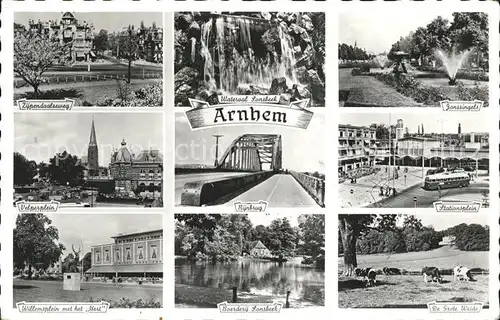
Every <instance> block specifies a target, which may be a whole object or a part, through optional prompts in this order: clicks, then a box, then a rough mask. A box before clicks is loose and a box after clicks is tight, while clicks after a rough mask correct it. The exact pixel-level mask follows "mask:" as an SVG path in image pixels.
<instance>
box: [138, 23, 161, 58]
mask: <svg viewBox="0 0 500 320" xmlns="http://www.w3.org/2000/svg"><path fill="white" fill-rule="evenodd" d="M138 36H139V57H140V58H141V59H143V60H146V61H148V62H154V63H163V29H161V28H158V27H157V26H156V24H154V23H153V25H152V26H151V27H149V28H147V27H145V26H144V25H141V26H140V28H139V31H138Z"/></svg>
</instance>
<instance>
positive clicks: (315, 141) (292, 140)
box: [175, 113, 326, 172]
mask: <svg viewBox="0 0 500 320" xmlns="http://www.w3.org/2000/svg"><path fill="white" fill-rule="evenodd" d="M250 133H254V134H259V133H261V134H281V143H282V147H283V157H282V158H283V159H282V160H283V163H282V164H283V168H284V169H289V170H295V171H318V172H325V169H324V161H325V154H324V148H325V137H326V128H325V125H324V116H323V115H322V114H319V113H315V114H314V116H313V117H312V119H311V122H310V123H309V126H308V128H307V129H297V128H288V127H284V126H273V125H231V126H223V127H214V128H207V129H202V130H194V131H192V130H191V127H190V126H189V123H188V121H187V118H186V116H185V114H184V113H182V114H181V113H177V114H176V116H175V145H176V150H175V163H176V165H179V164H206V165H213V164H214V159H215V138H214V137H212V135H214V134H222V135H224V136H223V137H222V138H220V139H219V159H220V156H221V155H222V154H223V153H224V151H226V149H227V148H228V146H229V145H230V144H231V143H232V142H233V141H234V139H236V138H237V137H239V136H240V135H243V134H250Z"/></svg>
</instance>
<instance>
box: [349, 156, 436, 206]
mask: <svg viewBox="0 0 500 320" xmlns="http://www.w3.org/2000/svg"><path fill="white" fill-rule="evenodd" d="M379 168H381V170H380V171H379V172H377V173H376V174H372V175H369V176H364V177H361V178H358V179H357V181H356V183H351V180H350V179H347V180H346V181H344V182H343V183H340V184H339V194H340V199H341V206H342V208H352V207H365V206H368V205H370V204H373V203H375V202H378V201H380V200H383V199H385V198H386V197H385V196H381V195H380V187H383V188H384V190H385V189H386V188H387V187H389V188H393V187H394V188H396V192H397V193H401V192H403V191H404V190H406V189H409V188H411V187H413V186H415V185H418V184H421V183H423V178H422V167H418V168H417V167H404V166H400V167H399V171H398V175H399V176H398V179H393V174H392V172H391V169H392V168H391V167H390V166H379ZM397 168H398V167H397V166H396V167H394V170H397ZM405 168H408V172H406V173H405ZM428 169H430V168H426V167H424V170H423V172H424V175H425V172H427V170H428ZM386 170H387V171H386Z"/></svg>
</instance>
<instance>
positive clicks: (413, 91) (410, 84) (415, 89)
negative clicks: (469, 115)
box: [370, 73, 488, 105]
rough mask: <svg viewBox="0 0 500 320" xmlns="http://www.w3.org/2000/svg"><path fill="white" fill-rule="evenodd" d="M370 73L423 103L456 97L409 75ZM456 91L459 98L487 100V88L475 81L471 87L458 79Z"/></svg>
mask: <svg viewBox="0 0 500 320" xmlns="http://www.w3.org/2000/svg"><path fill="white" fill-rule="evenodd" d="M370 75H371V76H374V77H375V78H376V79H377V80H379V81H381V82H383V83H385V84H387V85H389V86H391V87H393V88H395V89H396V91H398V92H399V93H401V94H403V95H405V96H407V97H411V98H412V99H414V100H415V101H416V102H418V103H423V104H425V105H437V103H439V101H443V100H456V98H454V97H452V96H451V95H450V93H449V91H448V90H445V88H443V87H432V86H425V85H423V84H422V83H421V82H420V81H418V80H417V79H416V78H415V77H413V76H411V75H406V74H399V75H398V76H396V75H395V74H393V73H388V74H379V73H371V74H370ZM456 91H457V98H458V99H460V100H465V101H472V100H482V101H488V88H487V87H486V88H483V87H481V86H479V83H475V85H474V87H472V88H466V87H465V86H464V85H463V84H462V83H461V82H460V81H457V86H456Z"/></svg>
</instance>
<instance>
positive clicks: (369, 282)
mask: <svg viewBox="0 0 500 320" xmlns="http://www.w3.org/2000/svg"><path fill="white" fill-rule="evenodd" d="M354 274H355V275H356V276H357V277H363V281H366V286H367V287H371V286H373V285H375V283H376V282H377V280H376V279H375V278H376V277H377V270H375V269H372V268H371V267H370V268H356V269H354Z"/></svg>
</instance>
